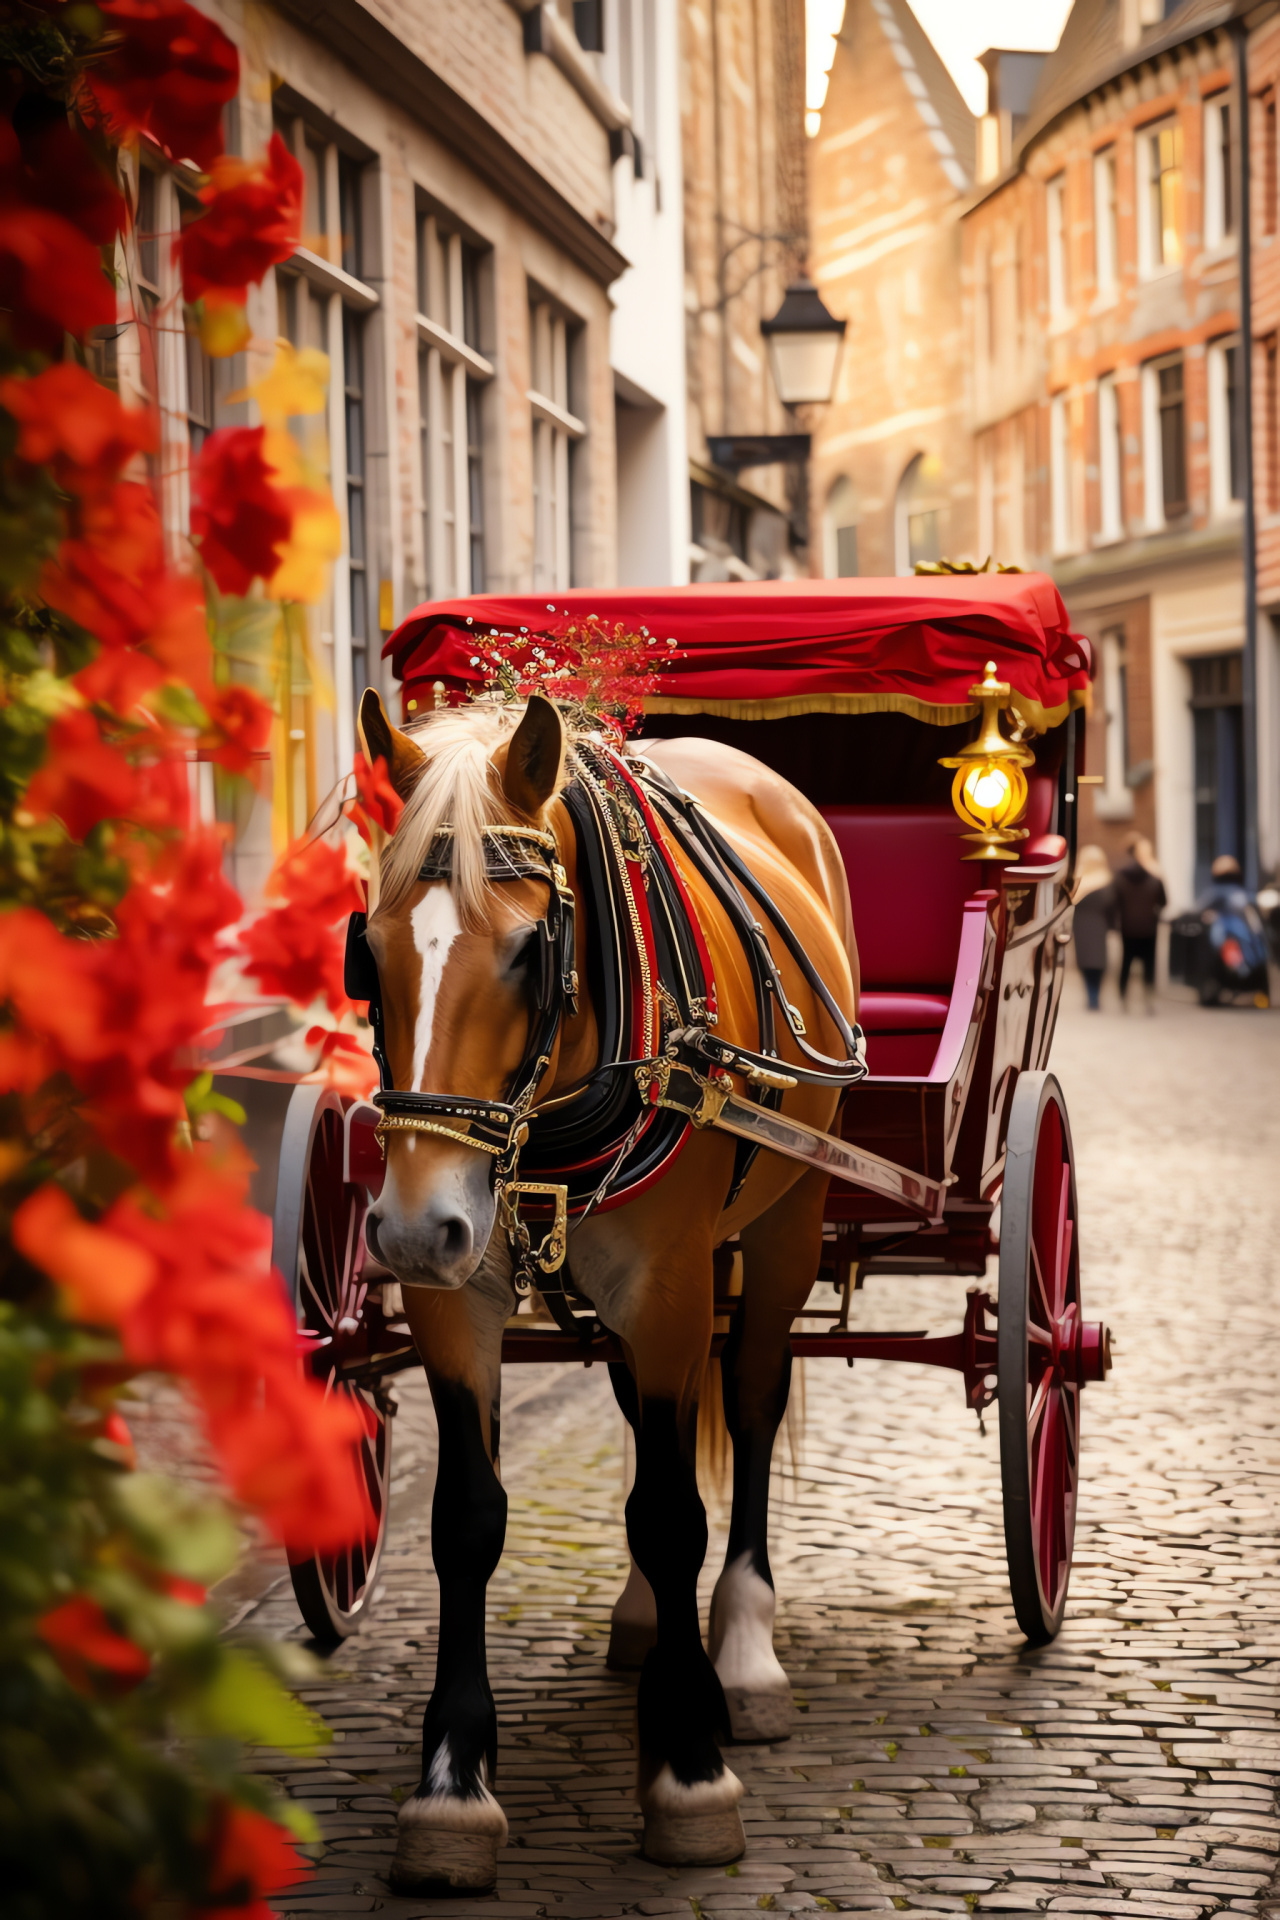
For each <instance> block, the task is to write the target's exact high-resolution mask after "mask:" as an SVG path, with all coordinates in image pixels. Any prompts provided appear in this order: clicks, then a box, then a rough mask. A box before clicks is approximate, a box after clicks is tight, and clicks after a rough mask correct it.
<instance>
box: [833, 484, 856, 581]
mask: <svg viewBox="0 0 1280 1920" xmlns="http://www.w3.org/2000/svg"><path fill="white" fill-rule="evenodd" d="M825 520H826V529H825V531H826V555H825V558H826V569H825V571H826V577H827V579H828V580H853V579H856V578H857V573H858V511H857V502H856V500H855V498H854V492H853V483H852V482H851V481H850V480H848V479H847V478H845V477H844V476H843V475H842V476H841V477H840V479H839V480H837V481H836V483H835V485H834V486H833V487H832V489H831V491H830V493H829V494H828V495H827V511H826V515H825Z"/></svg>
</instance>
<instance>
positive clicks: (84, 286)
mask: <svg viewBox="0 0 1280 1920" xmlns="http://www.w3.org/2000/svg"><path fill="white" fill-rule="evenodd" d="M0 311H3V312H4V313H5V314H6V316H7V321H8V327H9V329H10V330H11V333H12V337H13V341H14V344H15V345H16V346H19V347H39V348H41V349H42V350H43V351H44V352H46V353H57V352H58V351H59V350H60V349H61V346H62V336H63V334H64V333H71V334H74V335H75V337H76V338H77V339H82V338H83V336H84V335H85V334H86V333H88V331H89V329H90V328H91V327H105V326H109V325H110V324H111V322H112V321H113V320H114V319H115V317H116V296H115V289H114V288H113V287H112V286H111V285H110V283H109V282H108V280H107V277H106V275H105V274H104V273H103V271H102V256H101V254H100V253H99V251H98V249H97V247H95V246H94V245H93V242H92V241H90V240H86V239H85V237H84V235H83V234H82V233H80V232H78V231H77V229H76V228H75V227H73V226H72V224H71V222H70V221H69V220H64V219H63V218H62V215H61V214H58V213H47V212H46V211H45V210H44V209H43V208H42V207H25V206H22V205H13V204H10V205H8V206H5V205H3V204H0Z"/></svg>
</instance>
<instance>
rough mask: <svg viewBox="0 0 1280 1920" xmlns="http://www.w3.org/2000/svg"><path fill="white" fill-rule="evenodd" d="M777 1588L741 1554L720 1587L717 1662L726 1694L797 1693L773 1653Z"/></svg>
mask: <svg viewBox="0 0 1280 1920" xmlns="http://www.w3.org/2000/svg"><path fill="white" fill-rule="evenodd" d="M776 1604H777V1603H776V1601H775V1599H774V1592H773V1588H772V1587H771V1586H770V1585H769V1582H768V1581H767V1580H765V1579H762V1578H761V1576H760V1575H759V1574H758V1573H757V1572H756V1570H755V1568H754V1566H753V1565H752V1564H751V1555H750V1554H749V1553H741V1554H739V1555H738V1558H737V1559H736V1560H734V1561H732V1562H731V1563H730V1564H729V1565H728V1566H727V1567H726V1568H725V1570H724V1572H723V1573H722V1574H721V1575H720V1578H719V1579H718V1580H717V1582H716V1590H715V1594H714V1596H713V1598H712V1602H711V1660H712V1664H713V1665H714V1667H715V1670H716V1674H717V1677H718V1678H719V1681H720V1684H721V1686H722V1687H724V1688H725V1690H726V1692H727V1691H728V1690H729V1689H730V1688H731V1687H732V1688H734V1689H735V1690H736V1689H741V1690H742V1691H743V1692H746V1693H776V1692H780V1691H785V1692H786V1693H787V1694H788V1695H789V1694H790V1691H791V1686H790V1682H789V1681H788V1679H787V1676H786V1674H785V1673H784V1672H783V1670H782V1667H781V1665H780V1664H779V1661H778V1656H777V1654H776V1653H775V1652H774V1650H773V1616H774V1610H775V1607H776Z"/></svg>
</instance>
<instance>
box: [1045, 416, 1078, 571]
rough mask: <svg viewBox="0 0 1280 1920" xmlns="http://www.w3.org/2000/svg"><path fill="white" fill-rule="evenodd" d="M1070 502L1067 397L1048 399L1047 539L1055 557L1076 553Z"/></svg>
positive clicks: (1069, 433)
mask: <svg viewBox="0 0 1280 1920" xmlns="http://www.w3.org/2000/svg"><path fill="white" fill-rule="evenodd" d="M1071 509H1072V498H1071V413H1070V395H1069V394H1068V393H1066V392H1065V391H1063V392H1061V393H1055V394H1052V395H1050V398H1049V537H1050V541H1051V543H1052V549H1053V553H1054V557H1055V558H1057V557H1059V556H1061V555H1065V554H1069V553H1074V552H1075V537H1074V536H1075V527H1074V524H1073V523H1074V519H1075V516H1074V514H1073V513H1072V510H1071Z"/></svg>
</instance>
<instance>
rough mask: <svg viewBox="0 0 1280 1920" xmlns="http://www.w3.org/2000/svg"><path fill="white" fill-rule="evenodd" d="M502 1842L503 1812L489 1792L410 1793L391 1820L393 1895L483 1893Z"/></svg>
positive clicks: (488, 1886)
mask: <svg viewBox="0 0 1280 1920" xmlns="http://www.w3.org/2000/svg"><path fill="white" fill-rule="evenodd" d="M506 1841H507V1819H506V1815H505V1814H504V1813H503V1811H502V1808H501V1807H500V1806H499V1805H498V1803H497V1801H496V1800H495V1799H494V1797H493V1795H492V1794H491V1793H486V1794H485V1795H484V1797H483V1798H482V1799H472V1800H463V1799H458V1798H455V1797H454V1796H453V1795H447V1796H446V1795H423V1794H414V1796H413V1798H412V1799H411V1800H406V1801H405V1803H404V1805H403V1806H402V1807H401V1809H400V1812H399V1815H398V1817H397V1819H396V1854H395V1859H394V1860H393V1861H392V1862H391V1872H390V1875H389V1876H388V1877H389V1879H390V1881H391V1885H392V1888H393V1889H394V1891H395V1892H396V1893H417V1894H432V1893H435V1894H459V1893H488V1892H490V1891H491V1890H492V1888H493V1887H494V1885H495V1884H496V1882H497V1878H498V1849H499V1847H503V1846H505V1845H506Z"/></svg>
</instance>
